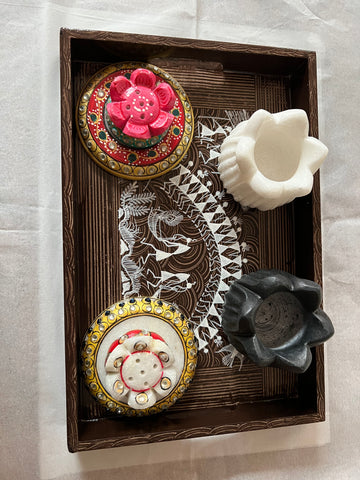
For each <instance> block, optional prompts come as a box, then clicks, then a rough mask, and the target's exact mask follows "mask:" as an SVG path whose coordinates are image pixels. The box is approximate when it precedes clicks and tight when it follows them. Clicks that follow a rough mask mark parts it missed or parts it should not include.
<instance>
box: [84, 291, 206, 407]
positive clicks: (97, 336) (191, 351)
mask: <svg viewBox="0 0 360 480" xmlns="http://www.w3.org/2000/svg"><path fill="white" fill-rule="evenodd" d="M134 307H135V308H134ZM139 315H147V316H153V317H156V318H158V319H160V320H162V321H164V322H166V323H167V324H169V325H170V326H171V327H172V328H173V329H174V330H175V331H176V333H177V334H178V336H179V338H180V340H181V343H182V346H183V350H184V357H185V359H184V367H183V370H182V373H181V377H180V379H179V381H178V383H177V385H176V386H175V387H174V388H173V389H171V391H170V392H169V394H168V395H167V396H166V397H164V398H162V399H160V400H159V401H158V402H156V403H155V404H154V405H153V406H152V407H149V408H147V409H143V410H136V409H133V408H131V407H129V406H128V405H127V404H126V403H122V402H119V401H118V400H116V399H114V398H113V397H112V396H111V395H110V394H109V393H108V392H107V391H106V390H105V388H104V387H103V385H102V383H101V381H100V379H99V376H98V373H97V369H96V361H97V355H98V351H99V348H100V345H101V343H102V341H103V339H104V338H105V336H106V335H107V334H108V333H109V332H110V331H111V330H112V329H113V328H114V327H115V326H117V325H119V323H121V322H123V321H124V320H127V319H129V318H131V317H137V316H139ZM196 362H197V349H196V343H195V337H194V333H193V331H192V330H191V327H190V324H189V321H188V320H187V318H186V317H185V315H184V314H183V313H182V312H180V311H179V309H178V308H177V307H175V306H173V305H172V304H170V303H167V302H165V301H163V300H159V299H158V298H150V297H136V298H131V299H128V300H123V301H120V302H117V303H116V304H114V305H112V306H111V307H109V308H107V309H106V310H104V311H103V312H102V313H101V314H100V315H99V316H98V317H97V318H96V319H95V321H94V322H93V323H92V325H91V326H90V328H89V330H88V333H87V334H86V335H85V338H84V342H83V347H82V350H81V369H82V372H83V375H84V377H85V384H86V386H87V387H88V389H89V392H90V393H91V395H92V396H93V397H94V398H95V399H96V401H97V402H98V403H100V404H101V405H103V406H104V407H105V408H107V409H108V410H110V411H111V412H114V413H117V414H119V415H127V416H130V417H131V416H144V415H152V414H155V413H160V412H162V411H164V410H166V409H168V408H169V407H170V406H171V405H173V404H174V403H175V402H176V401H177V400H178V399H179V398H180V397H182V395H183V394H184V392H185V391H186V389H187V388H188V387H189V384H190V383H191V381H192V379H193V377H194V374H195V368H196Z"/></svg>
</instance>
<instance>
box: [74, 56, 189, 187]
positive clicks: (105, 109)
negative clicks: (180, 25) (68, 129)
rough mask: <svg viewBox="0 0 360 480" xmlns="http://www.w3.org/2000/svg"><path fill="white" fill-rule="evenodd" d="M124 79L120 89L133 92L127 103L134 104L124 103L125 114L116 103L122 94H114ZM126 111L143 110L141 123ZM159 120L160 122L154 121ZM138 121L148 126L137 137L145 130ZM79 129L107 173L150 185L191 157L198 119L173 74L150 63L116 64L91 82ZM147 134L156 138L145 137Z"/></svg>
mask: <svg viewBox="0 0 360 480" xmlns="http://www.w3.org/2000/svg"><path fill="white" fill-rule="evenodd" d="M144 69H145V70H146V71H148V72H149V75H150V76H151V78H152V79H153V81H154V82H155V83H151V84H150V83H147V82H148V81H149V80H148V79H147V78H145V77H146V75H145V77H144V78H143V76H142V75H140V74H139V73H138V72H140V73H141V72H142V73H144V72H143V70H144ZM118 78H123V79H124V80H123V81H122V82H120V84H119V86H118V89H119V91H121V89H122V88H123V87H124V88H125V87H128V88H127V90H124V92H125V93H126V92H127V93H129V95H128V96H124V98H125V99H126V101H125V103H126V102H127V101H128V100H129V102H130V103H129V102H128V103H129V105H127V103H126V105H125V103H124V105H123V107H124V108H123V113H121V114H120V113H119V112H120V111H119V109H118V107H119V104H118V102H116V100H121V99H120V95H119V96H116V93H114V91H115V89H114V88H115V87H114V85H117V83H116V82H117V79H118ZM126 82H127V83H126ZM136 82H138V83H139V88H138V89H137V88H136V85H137V84H136ZM144 82H145V86H144V85H143V84H144ZM123 83H124V85H123ZM125 83H126V85H125ZM112 85H113V87H112ZM143 90H144V91H145V90H146V92H147V94H146V95H145V94H144V92H143ZM111 92H113V94H112V96H113V97H114V98H111V95H110V93H111ZM136 92H138V93H136ZM170 92H171V95H170ZM166 96H167V97H166ZM133 97H134V98H133ZM140 97H141V98H140ZM143 97H144V98H143ZM121 98H122V97H121ZM166 98H168V102H167V101H166ZM170 100H171V101H170ZM121 102H123V100H121ZM119 103H120V102H119ZM141 103H143V105H141ZM115 104H117V105H115ZM111 105H113V106H111ZM126 107H129V112H133V110H134V108H135V107H136V109H139V112H138V113H139V119H133V118H130V116H129V118H127V110H126ZM143 109H144V111H142V110H143ZM140 110H141V111H140ZM158 110H159V111H158ZM134 111H135V110H134ZM136 112H137V110H136ZM151 114H152V117H150V115H151ZM133 115H134V113H133ZM155 116H156V118H157V121H156V122H152V118H154V117H155ZM140 117H144V118H140ZM148 117H149V118H148ZM165 117H166V118H165ZM133 120H136V121H139V122H140V121H143V125H141V132H140V134H139V133H138V134H137V135H136V129H137V128H138V127H139V125H137V124H136V125H135V124H134V123H133ZM170 120H171V121H170ZM76 126H77V129H78V133H79V137H80V140H81V142H82V144H83V146H84V148H85V150H86V151H87V153H88V154H89V155H90V157H91V158H92V159H93V160H94V161H95V162H96V163H97V164H98V165H100V166H101V167H102V168H103V169H105V170H106V171H107V172H110V173H112V174H113V175H116V176H119V177H123V178H127V179H130V180H147V179H149V178H155V177H158V176H160V175H162V174H164V173H166V172H168V171H170V170H171V169H173V168H174V167H175V166H176V165H178V164H179V163H180V161H181V160H182V159H183V157H184V156H185V155H186V153H187V151H188V149H189V147H190V144H191V140H192V137H193V131H194V115H193V111H192V108H191V105H190V102H189V99H188V97H187V95H186V93H185V91H184V90H183V88H182V87H181V86H180V85H179V83H178V82H177V81H176V80H175V79H174V78H172V77H171V76H170V75H169V74H168V73H166V72H164V71H163V70H161V69H160V68H158V67H155V66H153V65H150V64H144V63H136V62H127V63H118V64H114V65H110V66H108V67H106V68H104V69H103V70H100V71H99V72H97V73H96V74H95V75H94V76H93V77H92V78H91V79H90V80H89V81H88V83H87V84H86V85H85V87H84V88H83V90H82V92H81V95H80V97H79V100H78V104H77V109H76ZM120 127H121V128H120ZM147 129H149V132H150V133H149V135H150V136H149V135H147V134H146V133H144V132H145V131H147ZM141 135H142V136H143V138H141ZM137 137H138V138H137Z"/></svg>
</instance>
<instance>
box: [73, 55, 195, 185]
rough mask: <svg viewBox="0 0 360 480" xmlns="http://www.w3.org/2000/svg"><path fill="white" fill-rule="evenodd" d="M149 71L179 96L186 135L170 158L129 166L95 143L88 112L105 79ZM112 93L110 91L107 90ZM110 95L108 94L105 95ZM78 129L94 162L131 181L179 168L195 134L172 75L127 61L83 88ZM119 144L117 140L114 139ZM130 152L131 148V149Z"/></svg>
mask: <svg viewBox="0 0 360 480" xmlns="http://www.w3.org/2000/svg"><path fill="white" fill-rule="evenodd" d="M136 68H146V69H148V70H151V71H152V72H153V73H155V74H156V75H158V76H159V77H160V78H162V79H164V80H165V81H166V82H167V83H169V84H170V85H171V86H172V88H173V89H174V90H175V92H176V93H177V95H178V96H179V99H180V102H181V104H182V107H183V109H184V117H185V123H184V132H183V135H182V138H181V140H180V142H179V143H178V145H177V146H176V148H175V149H174V151H173V152H171V153H170V154H169V155H168V156H167V157H164V158H163V159H162V160H161V161H160V162H159V163H153V164H150V165H141V166H140V165H128V164H124V163H121V162H119V161H116V160H114V159H113V158H112V157H111V156H110V155H108V154H107V153H106V152H105V151H104V150H102V149H101V148H100V147H99V146H98V144H97V143H96V142H95V140H94V138H93V136H92V134H91V132H90V129H89V126H88V121H87V109H88V104H89V100H90V97H91V95H92V94H93V92H94V90H95V88H96V87H97V86H98V84H99V83H100V82H101V80H103V79H104V78H105V77H107V76H108V75H110V74H111V73H114V72H116V71H119V70H124V69H134V70H135V69H136ZM108 90H109V89H108ZM105 95H108V92H106V93H105ZM76 128H77V131H78V134H79V137H80V141H81V143H82V145H83V146H84V148H85V150H86V151H87V153H88V154H89V156H90V157H91V158H92V160H94V161H95V162H96V163H97V164H98V165H99V166H100V167H101V168H103V169H104V170H106V171H107V172H109V173H111V174H113V175H116V176H118V177H122V178H126V179H128V180H148V179H150V178H156V177H159V176H160V175H163V174H165V173H167V172H169V171H170V170H172V169H173V168H174V167H176V166H177V165H178V164H179V163H180V162H181V160H182V159H183V158H184V156H185V155H186V153H187V151H188V150H189V147H190V145H191V142H192V139H193V135H194V114H193V110H192V107H191V104H190V101H189V98H188V96H187V95H186V93H185V91H184V89H183V88H182V87H181V85H180V84H179V82H177V80H175V79H174V78H173V77H172V76H171V75H170V74H168V73H167V72H165V71H164V70H162V69H161V68H159V67H156V66H155V65H151V64H148V63H138V62H126V63H116V64H113V65H109V66H108V67H106V68H104V69H102V70H100V71H99V72H97V73H96V74H95V75H93V76H92V77H91V79H90V80H89V81H88V83H87V84H86V85H85V87H84V88H83V90H82V92H81V94H80V96H79V99H78V101H77V105H76ZM113 142H114V144H116V140H115V139H114V140H113ZM129 151H131V149H130V148H129Z"/></svg>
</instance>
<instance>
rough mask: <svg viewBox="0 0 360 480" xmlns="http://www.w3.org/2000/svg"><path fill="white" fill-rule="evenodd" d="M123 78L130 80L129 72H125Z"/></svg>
mask: <svg viewBox="0 0 360 480" xmlns="http://www.w3.org/2000/svg"><path fill="white" fill-rule="evenodd" d="M124 77H126V78H127V79H128V80H130V77H131V73H129V72H126V73H125V75H124Z"/></svg>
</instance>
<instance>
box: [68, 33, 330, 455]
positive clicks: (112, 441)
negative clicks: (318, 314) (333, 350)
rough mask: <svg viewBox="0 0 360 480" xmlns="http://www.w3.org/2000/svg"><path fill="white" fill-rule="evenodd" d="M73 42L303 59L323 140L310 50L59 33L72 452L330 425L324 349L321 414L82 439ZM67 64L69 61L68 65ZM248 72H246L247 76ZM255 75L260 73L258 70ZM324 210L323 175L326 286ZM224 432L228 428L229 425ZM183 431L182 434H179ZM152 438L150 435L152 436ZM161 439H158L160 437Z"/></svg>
mask: <svg viewBox="0 0 360 480" xmlns="http://www.w3.org/2000/svg"><path fill="white" fill-rule="evenodd" d="M72 40H92V41H96V42H127V43H129V42H130V43H134V44H139V43H140V44H144V43H146V44H147V45H154V46H159V45H161V46H169V47H171V46H173V47H183V48H196V49H198V50H205V51H206V50H214V49H216V50H217V51H220V52H231V53H238V54H244V55H250V56H258V58H264V56H265V57H270V58H274V57H278V58H279V59H280V61H285V64H286V61H287V60H288V59H296V60H299V59H301V60H304V65H305V64H306V67H307V72H308V86H307V91H308V94H309V98H308V105H307V107H308V108H307V110H308V117H309V124H310V132H309V133H310V135H312V136H314V137H318V116H317V82H316V53H315V52H313V51H307V50H294V49H288V48H277V47H267V46H260V45H246V44H237V43H231V42H217V41H208V40H197V39H189V38H173V37H162V36H153V35H139V34H129V33H120V32H107V31H97V30H77V29H75V30H74V29H65V28H62V29H61V30H60V59H61V61H60V76H61V144H62V152H61V156H62V192H63V264H64V314H65V338H66V342H65V352H66V359H67V361H66V386H67V389H66V390H67V391H66V401H67V438H68V448H69V450H70V451H71V452H75V451H83V450H91V449H97V448H107V447H116V446H121V445H135V444H139V443H149V442H152V441H156V442H158V441H168V440H173V439H180V438H189V437H197V436H210V435H215V434H221V433H231V432H235V431H236V432H240V431H247V430H255V429H263V428H274V427H280V426H288V425H297V424H302V423H313V422H319V421H324V420H325V397H324V391H325V387H324V349H323V346H320V347H316V348H315V351H314V357H315V359H316V387H317V388H316V405H317V411H316V413H306V414H303V415H293V416H287V417H285V418H283V417H278V418H275V419H267V420H248V421H244V422H240V423H237V424H236V425H227V427H229V428H228V430H227V432H224V431H222V430H223V429H220V430H219V429H218V428H216V427H202V428H201V429H200V430H201V431H196V430H197V429H196V428H195V429H192V430H191V435H189V432H187V433H186V434H184V432H183V434H181V432H180V431H177V432H176V431H172V432H167V433H166V434H165V435H164V434H163V435H160V434H158V435H159V438H157V439H155V440H151V439H150V438H144V436H143V437H142V438H141V439H140V441H137V440H136V438H135V439H134V440H135V441H133V442H130V443H129V442H124V441H123V440H121V439H117V438H114V437H111V436H110V437H109V438H102V439H93V440H81V439H79V421H80V420H79V418H78V412H77V409H76V406H77V403H78V402H77V399H78V383H77V378H78V369H77V360H76V359H77V355H76V352H77V349H78V344H77V343H78V340H77V335H76V329H75V325H76V323H75V321H71V320H70V319H75V317H76V315H75V308H76V284H75V271H76V265H75V257H74V251H75V243H74V241H75V235H74V234H73V232H74V228H75V227H76V226H75V225H74V209H73V200H74V197H73V193H74V192H73V188H72V186H73V170H72V162H73V142H72V137H73V130H74V125H73V108H74V105H73V101H72V72H71V67H72V56H71V49H72ZM64 59H68V60H67V61H65V60H64ZM244 73H246V72H244ZM252 73H255V72H254V71H253V72H252ZM320 209H321V207H320V179H319V172H317V173H316V174H315V176H314V187H313V191H312V219H313V247H314V251H313V267H314V278H313V280H314V281H316V282H317V283H319V284H322V255H321V213H320V212H321V210H320ZM224 427H225V426H224ZM180 430H181V429H180ZM149 436H151V434H150V435H148V437H149ZM155 436H156V434H155Z"/></svg>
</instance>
